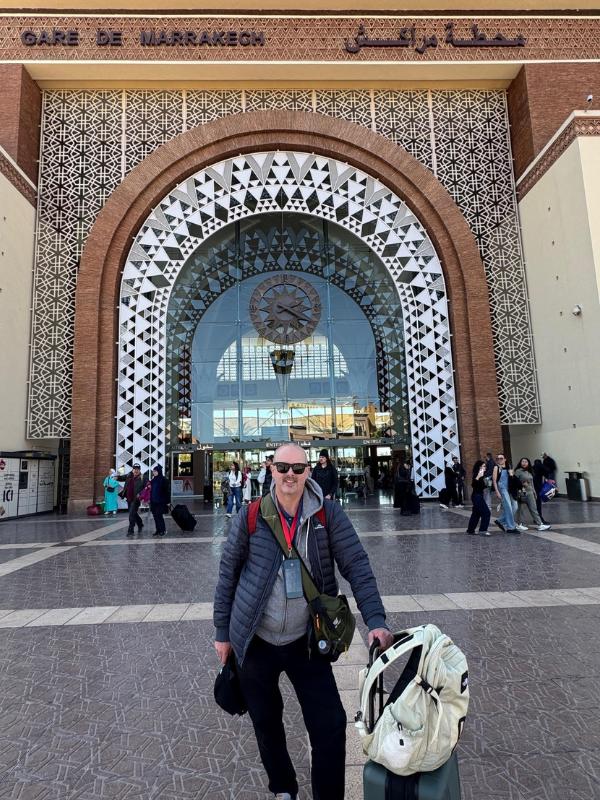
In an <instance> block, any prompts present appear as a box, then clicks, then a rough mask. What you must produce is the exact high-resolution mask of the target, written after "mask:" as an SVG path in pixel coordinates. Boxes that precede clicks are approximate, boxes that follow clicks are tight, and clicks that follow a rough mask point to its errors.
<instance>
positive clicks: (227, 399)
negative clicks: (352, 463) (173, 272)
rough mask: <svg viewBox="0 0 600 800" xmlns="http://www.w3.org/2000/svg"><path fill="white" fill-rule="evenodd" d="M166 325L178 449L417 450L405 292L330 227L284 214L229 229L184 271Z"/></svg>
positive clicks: (370, 256)
mask: <svg viewBox="0 0 600 800" xmlns="http://www.w3.org/2000/svg"><path fill="white" fill-rule="evenodd" d="M269 279H275V280H269ZM286 281H287V282H288V283H289V286H288V284H286ZM273 285H274V288H273ZM264 287H267V289H264ZM281 287H283V288H281ZM257 297H258V300H257V299H256V298H257ZM307 297H312V298H313V302H312V305H311V303H310V302H309V300H307ZM314 298H317V299H316V301H315V299H314ZM261 302H262V308H263V311H264V313H263V316H262V317H261V318H260V319H258V321H257V315H256V313H254V314H253V309H254V311H256V308H257V307H258V306H260V305H261ZM273 320H275V322H273ZM298 320H299V321H298ZM270 322H273V325H275V324H276V325H275V327H276V328H277V330H278V331H279V334H276V333H270V332H269V331H270V330H272V331H275V327H272V328H269V323H270ZM261 323H264V324H261ZM296 323H297V324H296ZM168 324H169V334H170V335H169V337H168V342H169V353H168V363H169V366H170V369H171V373H172V376H173V380H172V381H171V382H170V384H169V383H168V384H167V386H168V387H169V390H168V391H169V392H170V394H169V396H168V398H167V413H168V416H169V418H170V426H169V430H170V435H171V443H172V445H175V446H176V445H182V444H204V445H213V446H217V447H218V446H220V447H221V448H223V447H224V446H226V445H227V444H228V443H234V442H248V443H250V442H257V443H259V442H271V441H286V440H297V441H303V442H307V441H310V440H316V441H318V440H339V439H349V440H352V439H367V438H368V439H377V440H379V439H382V438H384V439H386V440H387V439H392V440H394V441H396V442H408V413H407V402H406V391H405V381H404V341H403V333H402V317H401V308H400V303H399V299H398V296H397V291H396V290H395V287H394V285H393V283H392V280H391V278H390V276H389V274H388V272H387V271H386V269H385V267H384V265H383V264H382V263H381V261H380V260H379V258H378V257H377V256H376V255H375V254H374V253H373V252H372V251H371V250H370V249H369V248H368V247H367V246H366V245H365V243H364V242H363V241H362V240H360V239H358V237H355V236H353V235H352V234H350V233H349V232H348V231H346V230H345V229H342V228H341V227H339V226H337V225H335V224H334V223H331V222H328V221H325V220H322V219H319V218H315V217H309V216H306V215H299V214H298V215H296V214H289V213H287V214H263V215H260V216H257V217H252V218H250V219H248V220H245V221H244V222H240V223H234V224H232V225H229V226H227V227H226V228H224V229H223V230H222V231H220V232H219V233H218V234H216V235H215V236H214V237H212V238H211V239H209V240H207V241H206V242H205V243H204V244H203V245H202V247H201V248H200V249H199V250H198V251H196V252H195V253H194V254H193V255H192V256H191V257H190V259H189V260H188V263H187V264H186V266H185V267H184V269H183V270H182V273H181V275H180V277H179V280H178V283H177V286H176V287H175V289H174V291H173V293H172V296H171V301H170V305H169V323H168ZM292 326H295V327H294V336H293V337H292V338H293V339H294V341H291V342H288V343H286V341H283V340H281V335H282V334H281V331H282V330H284V331H285V330H288V331H289V330H291V329H292ZM265 328H266V330H265ZM278 335H279V337H280V338H279V340H278ZM270 337H271V338H270ZM272 339H275V340H276V341H273V340H272Z"/></svg>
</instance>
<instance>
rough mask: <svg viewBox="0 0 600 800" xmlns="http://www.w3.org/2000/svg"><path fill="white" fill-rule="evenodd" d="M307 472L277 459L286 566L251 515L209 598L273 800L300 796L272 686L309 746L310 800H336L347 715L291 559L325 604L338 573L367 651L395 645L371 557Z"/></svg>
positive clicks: (236, 525) (283, 455)
mask: <svg viewBox="0 0 600 800" xmlns="http://www.w3.org/2000/svg"><path fill="white" fill-rule="evenodd" d="M308 469H309V466H308V463H307V460H306V452H305V451H304V450H303V449H302V448H301V447H300V446H298V445H295V444H287V445H283V446H282V447H280V448H279V449H278V450H277V451H276V453H275V458H274V468H273V486H272V489H271V495H270V499H271V500H272V503H273V505H274V508H275V513H278V515H279V517H278V519H279V521H280V522H281V527H282V528H283V533H284V534H285V538H286V541H287V542H288V545H289V548H290V551H289V553H290V556H289V557H284V556H283V552H282V549H281V547H280V544H279V542H278V540H277V538H276V535H275V533H274V530H273V529H272V527H271V525H270V523H269V522H268V519H265V518H263V516H262V514H259V515H258V517H257V518H256V519H255V527H254V532H253V533H250V530H249V526H248V514H249V509H250V508H252V506H249V507H247V508H246V507H245V508H244V509H242V512H241V513H240V514H238V516H237V517H236V518H235V519H234V521H233V523H232V526H231V530H230V532H229V536H228V538H227V542H226V544H225V547H224V550H223V555H222V557H221V563H220V567H219V580H218V583H217V588H216V590H215V600H214V623H215V628H216V641H215V649H216V651H217V655H218V657H219V660H220V661H221V663H222V664H225V663H226V662H227V659H228V658H229V656H230V654H231V652H232V650H233V653H234V656H235V660H236V662H237V664H238V674H239V679H240V684H241V688H242V692H243V696H244V699H245V701H246V705H247V707H248V712H249V714H250V718H251V720H252V723H253V725H254V730H255V733H256V738H257V741H258V747H259V751H260V756H261V759H262V762H263V765H264V767H265V769H266V771H267V775H268V778H269V789H270V791H271V792H272V793H273V794H274V795H275V796H276V797H277V798H280V800H295V798H296V796H297V793H298V781H297V779H296V773H295V770H294V767H293V765H292V762H291V759H290V756H289V753H288V750H287V746H286V741H285V730H284V727H283V699H282V696H281V692H280V690H279V678H280V676H281V673H282V672H285V673H286V674H287V676H288V678H289V679H290V681H291V683H292V686H293V687H294V690H295V692H296V695H297V697H298V700H299V702H300V706H301V709H302V715H303V718H304V721H305V724H306V727H307V730H308V734H309V738H310V743H311V755H312V759H311V779H312V791H313V798H314V800H343V798H344V779H345V750H346V747H345V742H346V713H345V711H344V707H343V705H342V702H341V700H340V696H339V692H338V689H337V686H336V683H335V679H334V677H333V671H332V669H331V661H330V659H329V657H328V655H327V653H326V651H323V652H325V654H324V655H323V654H322V651H321V649H320V648H319V647H317V646H316V644H315V642H314V638H313V639H312V640H311V639H310V638H309V631H311V630H314V623H313V621H312V620H311V618H310V613H309V608H308V605H307V601H306V599H305V597H304V593H303V590H302V585H303V582H302V580H301V579H300V577H299V576H300V574H301V568H300V563H299V559H298V558H297V557H295V556H294V555H293V553H294V552H296V554H298V553H299V554H301V555H302V560H303V561H304V563H305V565H306V567H307V569H308V571H309V573H310V574H311V575H312V579H313V581H314V583H315V584H316V586H317V589H318V591H319V592H322V593H323V594H326V595H328V596H330V597H332V598H333V597H336V595H337V594H338V585H337V581H336V578H335V567H336V565H337V567H338V569H339V571H340V573H341V575H342V576H343V577H344V578H345V579H346V580H347V581H348V582H349V583H350V586H351V588H352V592H353V595H354V598H355V600H356V603H357V605H358V609H359V611H360V613H361V615H362V617H363V620H364V621H365V624H366V625H367V627H368V628H369V637H368V638H369V644H372V642H373V641H374V639H378V640H379V641H380V642H381V644H382V647H383V648H386V647H389V646H390V645H391V644H392V642H393V637H392V634H391V633H390V632H389V630H388V629H387V627H386V626H385V611H384V609H383V604H382V602H381V597H380V595H379V591H378V589H377V584H376V582H375V577H374V576H373V573H372V571H371V566H370V564H369V559H368V556H367V554H366V552H365V551H364V548H363V546H362V544H361V542H360V539H359V538H358V535H357V533H356V531H355V530H354V528H353V526H352V523H351V522H350V520H349V519H348V517H347V516H346V514H345V512H344V511H343V510H342V508H341V506H340V505H339V504H337V503H335V502H333V501H330V500H325V501H324V500H323V495H322V492H321V489H320V488H319V485H318V484H317V483H316V482H315V481H313V480H312V479H311V478H309V477H308ZM264 502H265V501H264V500H263V503H264ZM323 510H324V515H323ZM320 518H322V519H323V520H324V522H325V525H323V524H322V523H321V522H320ZM309 532H310V535H309ZM292 545H293V547H294V548H295V550H292ZM288 566H289V567H290V568H289V569H288V568H287V567H288ZM311 641H312V645H311V647H310V649H309V644H310V643H311Z"/></svg>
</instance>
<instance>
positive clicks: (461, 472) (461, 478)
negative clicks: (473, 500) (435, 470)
mask: <svg viewBox="0 0 600 800" xmlns="http://www.w3.org/2000/svg"><path fill="white" fill-rule="evenodd" d="M452 469H453V470H454V474H455V476H456V499H457V500H458V503H457V505H456V507H457V508H464V502H465V478H466V476H467V473H466V472H465V469H464V467H463V465H462V464H461V463H460V461H459V460H458V456H452Z"/></svg>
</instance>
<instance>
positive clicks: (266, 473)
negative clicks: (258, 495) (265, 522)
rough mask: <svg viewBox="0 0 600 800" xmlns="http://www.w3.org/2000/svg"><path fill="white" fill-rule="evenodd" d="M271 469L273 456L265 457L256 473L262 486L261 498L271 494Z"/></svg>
mask: <svg viewBox="0 0 600 800" xmlns="http://www.w3.org/2000/svg"><path fill="white" fill-rule="evenodd" d="M272 467H273V456H267V457H266V459H265V460H264V461H263V463H262V464H261V467H260V472H259V473H258V482H259V484H260V485H261V486H262V496H263V497H265V496H266V495H268V494H270V493H271V481H272V480H273V475H272V474H271V469H272Z"/></svg>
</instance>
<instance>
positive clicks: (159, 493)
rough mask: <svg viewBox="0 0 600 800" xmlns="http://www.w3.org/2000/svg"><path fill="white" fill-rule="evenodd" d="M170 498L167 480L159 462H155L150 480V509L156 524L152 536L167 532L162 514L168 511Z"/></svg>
mask: <svg viewBox="0 0 600 800" xmlns="http://www.w3.org/2000/svg"><path fill="white" fill-rule="evenodd" d="M170 500H171V496H170V492H169V481H168V480H167V479H166V478H165V476H164V475H163V471H162V467H161V466H160V464H157V465H156V466H155V467H154V468H153V470H152V480H151V481H150V511H151V512H152V516H153V517H154V525H155V526H156V529H155V531H154V533H153V534H152V535H153V536H164V535H165V533H166V532H167V529H166V526H165V517H164V515H165V514H166V513H167V511H168V508H169V502H170Z"/></svg>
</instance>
